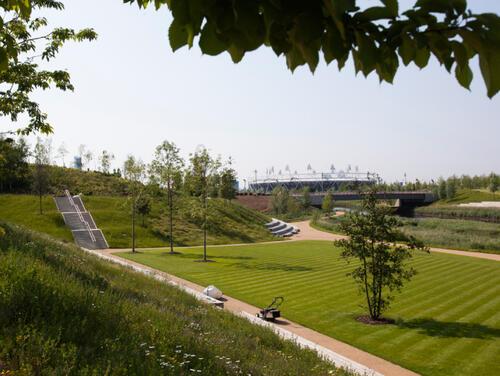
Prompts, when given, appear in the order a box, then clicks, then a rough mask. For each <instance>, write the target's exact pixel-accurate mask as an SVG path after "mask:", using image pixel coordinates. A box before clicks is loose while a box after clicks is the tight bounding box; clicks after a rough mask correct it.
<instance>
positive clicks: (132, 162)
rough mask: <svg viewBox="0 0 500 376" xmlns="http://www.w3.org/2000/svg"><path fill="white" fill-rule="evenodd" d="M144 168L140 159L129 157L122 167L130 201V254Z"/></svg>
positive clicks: (133, 250) (141, 190) (133, 245)
mask: <svg viewBox="0 0 500 376" xmlns="http://www.w3.org/2000/svg"><path fill="white" fill-rule="evenodd" d="M145 171H146V166H145V164H144V162H142V161H141V160H140V159H136V158H135V157H133V156H132V155H129V156H128V157H127V159H126V160H125V163H124V165H123V176H124V178H125V179H126V180H128V182H129V194H130V198H131V200H132V252H135V240H136V239H135V238H136V236H135V217H136V213H137V201H138V200H139V199H140V197H141V195H142V192H143V190H144V184H143V182H144V178H145Z"/></svg>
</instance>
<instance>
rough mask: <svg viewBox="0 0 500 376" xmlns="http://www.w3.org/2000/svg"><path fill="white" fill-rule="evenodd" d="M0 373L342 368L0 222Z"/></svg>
mask: <svg viewBox="0 0 500 376" xmlns="http://www.w3.org/2000/svg"><path fill="white" fill-rule="evenodd" d="M0 374H2V375H68V374H71V375H129V374H135V375H176V376H177V375H193V374H196V375H198V374H199V375H215V376H217V375H250V374H251V375H269V376H278V375H283V376H287V375H346V373H345V372H343V371H339V370H336V369H334V368H333V366H332V365H331V364H328V363H326V362H324V361H322V360H320V359H319V358H318V357H317V356H316V354H314V353H313V352H311V351H306V350H303V349H300V348H299V347H298V346H296V345H294V344H293V343H292V342H285V341H283V340H281V339H280V338H278V337H277V336H276V335H275V334H274V333H272V332H271V331H270V330H268V329H265V328H262V327H259V326H256V325H252V324H250V323H249V322H247V321H246V320H244V319H242V318H238V317H236V316H234V315H232V314H229V313H227V312H224V311H222V310H218V309H215V308H211V307H208V306H206V305H204V304H202V303H199V302H198V301H196V300H195V298H193V297H191V296H190V295H187V294H186V293H184V292H182V291H181V290H179V289H177V288H174V287H172V286H168V285H166V284H163V283H159V282H157V281H155V280H153V279H150V278H147V277H145V276H142V275H140V274H137V273H134V272H132V271H129V270H128V269H125V268H122V267H118V266H116V265H113V264H109V263H108V262H105V261H101V260H99V259H97V258H96V257H93V256H90V255H88V254H86V253H84V252H83V251H81V250H79V249H77V248H76V247H74V246H72V245H62V244H60V243H58V242H55V241H53V240H51V239H50V238H48V237H47V236H42V235H37V234H33V233H31V232H30V231H27V230H22V229H20V228H18V227H14V226H11V225H6V224H3V223H0Z"/></svg>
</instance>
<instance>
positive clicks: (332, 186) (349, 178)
mask: <svg viewBox="0 0 500 376" xmlns="http://www.w3.org/2000/svg"><path fill="white" fill-rule="evenodd" d="M378 179H379V177H378V174H376V173H373V172H360V171H359V169H358V168H357V167H356V168H355V170H354V171H351V168H350V167H348V168H347V169H346V171H343V170H340V171H335V169H333V168H332V169H331V170H330V171H329V172H316V171H313V170H312V169H311V168H310V166H309V167H308V172H306V173H297V171H295V172H294V173H291V172H290V171H289V169H288V168H287V169H286V170H285V173H282V172H281V171H279V172H278V173H277V174H275V173H274V168H271V169H269V170H267V171H266V174H265V176H262V177H259V176H258V175H257V171H255V176H254V177H253V178H250V179H248V191H249V192H252V193H260V194H270V193H271V192H272V191H273V189H274V188H276V187H279V186H280V187H285V188H287V189H288V190H290V191H299V190H301V189H303V188H305V187H308V188H309V190H310V191H311V192H327V191H330V190H331V191H346V190H355V189H356V188H357V187H359V186H362V185H372V184H375V183H376V182H377V181H378Z"/></svg>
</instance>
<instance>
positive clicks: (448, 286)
mask: <svg viewBox="0 0 500 376" xmlns="http://www.w3.org/2000/svg"><path fill="white" fill-rule="evenodd" d="M463 269H464V266H460V265H457V266H455V267H453V268H448V269H446V272H447V276H446V277H445V279H444V280H443V277H442V274H444V273H441V275H439V277H440V278H439V283H436V278H438V276H428V282H427V283H424V284H418V286H420V287H421V291H420V292H418V293H417V292H412V291H405V292H404V294H403V296H402V297H401V299H399V302H398V306H404V305H405V306H406V307H407V308H406V309H401V313H403V314H407V313H408V312H409V311H412V312H415V313H419V312H420V311H419V308H420V307H424V308H425V306H427V305H428V304H429V300H425V299H421V298H422V297H426V296H428V295H432V296H433V297H432V298H431V301H432V302H434V301H440V300H441V297H442V295H443V294H446V295H448V293H449V292H452V291H454V290H457V283H459V284H461V285H462V284H464V283H469V282H470V279H465V278H461V279H460V280H457V279H456V278H454V277H453V276H454V273H456V272H457V271H462V272H463ZM476 274H477V273H476ZM432 277H434V278H432ZM412 283H417V282H416V281H413V282H412ZM427 286H434V287H432V288H430V289H427V288H426V287H427ZM412 298H413V299H417V300H420V303H417V304H412V305H409V304H408V302H409V301H410V300H412Z"/></svg>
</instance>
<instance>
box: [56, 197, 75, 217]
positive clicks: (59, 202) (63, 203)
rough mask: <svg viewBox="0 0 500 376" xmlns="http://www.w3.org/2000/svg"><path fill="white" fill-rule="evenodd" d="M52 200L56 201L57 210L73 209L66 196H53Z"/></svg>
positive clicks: (71, 210) (66, 210) (62, 211)
mask: <svg viewBox="0 0 500 376" xmlns="http://www.w3.org/2000/svg"><path fill="white" fill-rule="evenodd" d="M54 201H55V202H56V206H57V210H59V211H60V212H61V213H64V212H71V213H72V212H74V211H75V208H74V207H73V205H71V204H70V202H69V199H68V198H67V197H66V196H63V197H54Z"/></svg>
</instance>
